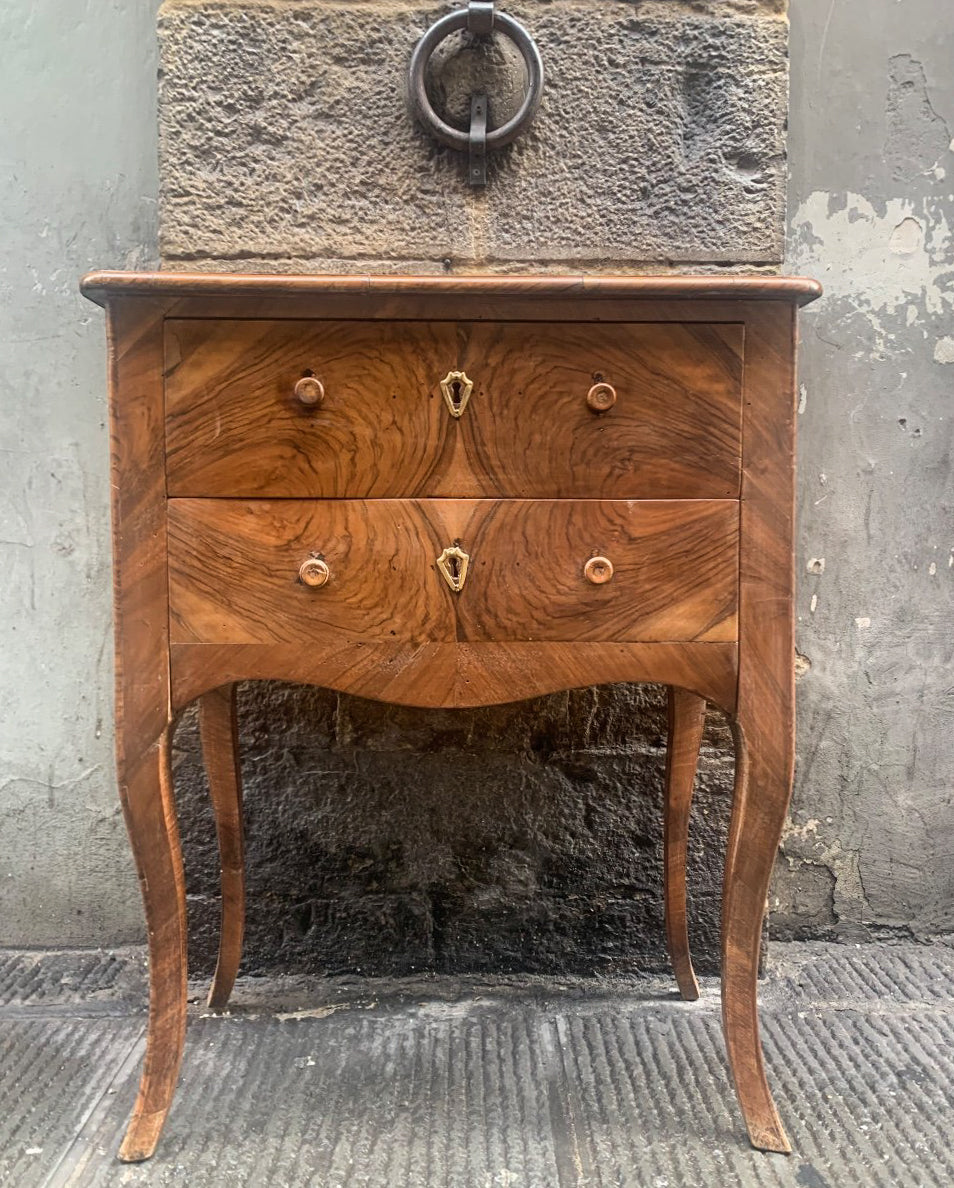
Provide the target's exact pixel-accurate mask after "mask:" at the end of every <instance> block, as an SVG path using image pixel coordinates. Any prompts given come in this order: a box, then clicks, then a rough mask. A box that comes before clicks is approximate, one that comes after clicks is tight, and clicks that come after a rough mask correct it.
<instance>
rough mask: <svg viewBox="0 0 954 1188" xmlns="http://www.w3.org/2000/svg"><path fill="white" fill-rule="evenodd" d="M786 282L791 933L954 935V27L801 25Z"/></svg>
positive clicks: (781, 905)
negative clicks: (795, 576)
mask: <svg viewBox="0 0 954 1188" xmlns="http://www.w3.org/2000/svg"><path fill="white" fill-rule="evenodd" d="M792 61H793V66H792V113H791V133H790V142H789V143H790V158H791V189H790V212H791V213H790V231H789V249H788V259H787V266H788V267H789V268H791V269H793V270H803V271H806V272H810V273H812V274H814V275H816V276H818V277H819V278H820V279H821V280H823V281H824V283H825V285H826V287H827V294H826V296H825V298H824V299H823V301H821V302H819V303H818V304H816V305H814V306H811V307H810V308H809V309H808V310H806V312H805V320H804V323H803V343H802V350H801V382H802V389H801V403H800V413H801V416H800V418H799V429H800V433H801V448H800V470H801V473H800V493H799V517H800V532H799V549H798V559H799V569H800V571H801V588H800V591H799V602H798V609H799V629H798V640H799V645H798V646H799V649H800V651H801V652H803V653H804V654H805V655H806V656H807V657H808V659H809V661H810V662H811V670H810V672H808V673H807V674H806V676H805V677H804V679H803V680H802V681H801V682H800V685H799V688H800V699H799V712H800V718H799V768H798V775H797V780H796V796H795V802H794V807H793V826H792V829H791V832H790V834H789V837H788V840H787V841H786V843H785V854H786V857H787V859H788V864H787V865H788V869H787V870H785V869H784V868H783V870H782V872H781V877H780V878H778V879H777V880H776V889H777V892H778V894H779V902H778V904H777V908H776V917H775V919H776V924H777V926H779V927H780V928H782V930H783V931H784V932H785V933H793V934H795V935H800V934H804V933H806V932H810V933H811V934H812V935H816V936H817V935H822V934H827V933H829V932H830V933H833V934H835V935H837V936H842V937H845V938H847V939H867V938H868V937H870V936H871V935H873V934H877V933H880V932H883V931H898V932H901V933H908V932H910V933H913V934H914V935H916V936H921V935H924V934H927V933H932V932H936V931H943V930H949V929H950V928H951V927H952V926H954V795H952V780H951V771H952V768H954V742H952V715H954V691H952V690H954V682H952V672H954V593H952V590H954V478H952V469H951V449H952V441H954V421H952V414H954V288H952V279H954V241H952V227H954V153H952V151H951V150H952V147H954V145H952V141H951V138H952V135H954V28H952V25H951V21H950V19H949V12H948V10H946V9H945V8H944V6H941V5H937V4H935V3H933V2H932V0H906V2H905V3H901V4H899V3H891V2H889V0H879V2H878V3H876V4H872V3H870V2H865V0H841V2H840V3H839V4H837V5H835V4H832V3H830V0H800V2H799V3H798V4H796V5H794V6H793V12H792Z"/></svg>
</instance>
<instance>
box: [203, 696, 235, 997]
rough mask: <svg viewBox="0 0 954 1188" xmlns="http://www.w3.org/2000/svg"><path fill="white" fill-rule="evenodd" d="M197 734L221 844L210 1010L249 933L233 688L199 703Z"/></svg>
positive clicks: (231, 980)
mask: <svg viewBox="0 0 954 1188" xmlns="http://www.w3.org/2000/svg"><path fill="white" fill-rule="evenodd" d="M199 733H200V735H201V738H202V755H203V759H204V761H205V770H206V773H207V775H208V777H209V793H210V796H211V799H212V811H213V813H214V814H215V830H216V833H217V835H218V839H219V864H220V868H221V876H222V931H221V933H220V935H219V959H218V962H217V964H216V967H215V975H214V976H213V978H212V987H211V989H210V990H209V1006H210V1007H213V1008H215V1009H217V1010H220V1009H222V1008H223V1007H225V1006H227V1005H228V1001H229V995H230V994H231V993H232V987H233V986H234V985H235V977H236V974H237V973H238V967H239V961H240V960H241V958H242V937H243V933H244V931H245V849H244V841H243V837H242V777H241V768H240V766H239V755H238V723H237V719H236V713H235V686H234V685H225V686H223V687H222V688H221V689H213V690H212V691H211V692H210V693H204V694H203V695H202V697H200V698H199Z"/></svg>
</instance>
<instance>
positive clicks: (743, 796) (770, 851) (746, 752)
mask: <svg viewBox="0 0 954 1188" xmlns="http://www.w3.org/2000/svg"><path fill="white" fill-rule="evenodd" d="M764 709H765V707H763V711H764ZM733 733H734V735H735V752H736V775H735V795H734V799H733V807H732V825H731V830H730V834H729V849H728V854H727V857H726V869H725V890H724V894H723V905H722V911H723V923H722V1021H723V1027H724V1030H725V1040H726V1047H727V1049H728V1055H729V1064H730V1065H731V1068H732V1075H733V1077H734V1079H735V1088H736V1092H737V1094H738V1097H739V1104H740V1106H741V1107H742V1114H743V1116H744V1118H745V1124H746V1127H747V1128H748V1132H749V1138H750V1139H751V1142H752V1146H753V1147H757V1148H758V1149H759V1150H762V1151H780V1152H783V1153H785V1154H788V1153H790V1152H791V1149H792V1148H791V1146H790V1144H789V1141H788V1139H787V1137H786V1135H785V1131H784V1129H783V1128H782V1123H781V1120H780V1118H779V1116H778V1110H777V1109H776V1108H775V1102H774V1101H773V1099H772V1093H771V1090H770V1089H769V1086H768V1080H767V1079H766V1076H765V1062H764V1059H763V1055H762V1043H761V1040H760V1038H759V1018H758V999H757V983H758V969H759V950H760V947H761V943H762V921H763V918H764V915H765V903H766V897H767V895H768V887H769V879H770V877H771V874H772V867H773V866H774V864H775V857H776V854H777V852H778V847H779V842H780V840H781V836H782V825H783V822H784V819H785V812H786V809H787V807H788V800H789V794H790V791H791V781H792V765H793V751H794V746H793V735H792V729H791V720H790V718H786V717H785V715H780V717H779V719H777V720H772V717H771V715H768V714H767V713H765V712H763V713H761V714H760V716H759V719H758V721H757V722H752V720H751V719H750V718H749V717H748V716H747V714H746V713H745V712H744V710H740V713H739V716H738V718H737V720H736V722H735V723H734V725H733Z"/></svg>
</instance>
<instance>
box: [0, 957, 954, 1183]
mask: <svg viewBox="0 0 954 1188" xmlns="http://www.w3.org/2000/svg"><path fill="white" fill-rule="evenodd" d="M772 952H773V961H772V966H771V971H770V974H769V977H768V978H767V979H766V980H765V981H764V982H763V985H762V1000H763V1017H764V1019H765V1031H766V1049H767V1052H766V1054H767V1058H768V1061H769V1065H770V1069H771V1073H772V1077H773V1081H774V1084H775V1087H776V1090H777V1095H778V1099H779V1102H780V1105H781V1108H782V1109H783V1112H784V1114H785V1116H786V1119H787V1121H788V1123H789V1125H790V1133H791V1137H792V1139H793V1143H794V1146H795V1150H796V1154H795V1155H794V1156H793V1157H791V1158H786V1157H784V1156H773V1155H762V1154H759V1153H757V1152H754V1151H752V1150H750V1148H749V1147H748V1145H747V1143H746V1142H745V1138H744V1134H743V1131H742V1127H741V1123H740V1121H739V1120H738V1118H737V1115H736V1111H735V1109H734V1105H733V1103H732V1101H731V1098H730V1089H729V1086H728V1071H727V1068H726V1064H725V1058H724V1052H723V1046H722V1038H721V1032H720V1025H719V1010H718V992H717V988H716V986H715V984H714V983H713V982H712V981H707V982H706V984H705V986H704V988H703V996H702V999H701V1000H700V1001H699V1002H698V1003H694V1004H687V1003H682V1002H681V1001H679V1000H678V999H676V998H675V997H674V991H673V988H672V982H671V980H670V979H668V978H652V979H634V980H631V981H628V982H623V981H612V982H611V981H597V980H588V979H582V978H573V979H553V978H551V979H539V978H537V979H528V978H523V979H518V978H510V979H497V980H494V981H489V980H488V981H484V980H479V979H467V980H460V979H449V978H434V979H405V980H400V981H383V980H375V979H369V980H362V979H358V978H353V979H330V980H314V979H304V978H286V979H279V980H272V981H258V980H256V979H245V980H244V981H242V982H240V984H239V988H238V991H237V996H236V1004H235V1007H234V1010H233V1012H232V1014H231V1015H226V1016H220V1017H210V1016H208V1015H207V1013H206V1012H205V1011H204V1010H202V1009H200V1008H198V1007H196V1008H195V1009H194V1011H193V1017H192V1019H191V1020H190V1032H189V1038H188V1041H187V1045H186V1057H185V1064H184V1066H183V1076H182V1084H181V1088H180V1092H179V1097H178V1100H177V1102H176V1105H175V1107H174V1108H173V1112H172V1114H171V1116H170V1120H169V1124H168V1127H167V1130H166V1133H165V1135H164V1138H163V1141H162V1144H161V1146H160V1149H159V1153H158V1155H157V1156H156V1157H155V1158H154V1159H153V1160H152V1161H151V1162H150V1163H147V1164H141V1165H135V1166H123V1165H121V1164H119V1163H117V1162H116V1161H115V1158H114V1155H115V1150H116V1146H117V1145H118V1142H119V1139H120V1136H121V1133H122V1129H123V1126H124V1124H125V1120H126V1111H127V1110H128V1108H129V1106H130V1105H131V1103H132V1098H133V1095H134V1093H135V1085H136V1079H137V1076H138V1058H139V1056H140V1055H141V1045H140V1043H139V1037H140V1035H141V1023H142V1019H141V1016H138V1015H134V1014H129V1013H128V1005H127V1006H126V1008H125V1009H126V1012H127V1013H126V1016H125V1017H122V1018H116V1017H111V1016H110V1015H109V1014H108V1013H107V1012H108V1010H109V1009H110V1008H109V1005H108V1003H106V1002H98V1003H95V1002H94V1003H91V1002H90V1001H89V998H88V996H87V995H86V994H85V992H84V989H83V987H84V985H89V986H93V987H94V990H93V993H94V994H95V993H96V989H95V987H96V985H100V984H102V980H103V979H102V978H100V980H99V982H97V978H96V976H95V973H96V971H97V970H98V971H99V972H100V973H101V974H102V973H103V971H106V970H108V971H111V972H110V973H109V977H111V978H112V980H113V984H115V985H117V986H119V985H123V986H126V987H127V989H129V990H131V989H132V988H133V987H134V986H135V985H136V982H137V979H138V978H139V977H140V975H141V958H140V954H139V953H138V952H135V951H128V952H126V953H125V954H124V953H123V952H121V951H120V952H118V953H116V954H111V955H109V956H108V959H106V957H105V955H102V956H99V957H97V956H96V955H90V954H85V953H81V954H75V953H73V954H43V955H37V954H11V955H9V956H8V957H7V958H6V960H5V961H0V980H2V982H3V984H4V985H9V984H11V983H12V982H16V981H17V977H16V973H17V970H18V969H19V970H20V971H21V973H24V972H26V973H27V974H28V979H27V978H24V977H21V978H20V979H19V984H21V985H26V982H27V980H29V981H30V982H31V984H33V985H34V986H36V987H37V993H38V996H39V999H41V1000H43V1001H45V1002H46V1006H45V1007H44V1008H43V1010H44V1011H45V1014H42V1015H37V1014H35V1013H34V1014H33V1015H29V1016H28V1015H26V1014H25V1013H24V1012H26V1011H27V1009H28V1008H30V1000H29V997H26V998H22V997H21V999H19V1000H18V1002H19V1005H17V1004H13V1005H7V1006H6V1007H3V1008H0V1052H2V1064H0V1182H2V1183H10V1184H14V1185H16V1186H17V1188H34V1186H35V1188H41V1186H42V1188H62V1186H64V1185H73V1186H78V1185H83V1186H87V1185H89V1186H96V1188H112V1186H113V1185H178V1184H188V1185H189V1186H190V1188H206V1186H209V1188H212V1186H215V1188H218V1186H220V1185H223V1184H228V1185H230V1188H231V1186H232V1185H248V1186H249V1188H252V1186H254V1188H259V1186H260V1185H263V1184H267V1185H269V1186H270V1188H297V1186H299V1185H301V1186H302V1188H304V1186H305V1185H309V1186H310V1185H317V1184H320V1185H321V1186H322V1188H352V1186H357V1185H361V1186H363V1188H392V1186H394V1185H401V1186H402V1188H405V1186H407V1188H497V1186H501V1185H506V1186H508V1188H570V1186H572V1188H583V1186H586V1188H610V1186H612V1188H688V1186H696V1185H699V1186H702V1185H715V1184H718V1185H719V1186H720V1188H736V1186H737V1188H747V1186H750V1185H751V1186H753V1188H844V1186H846V1185H849V1186H851V1188H942V1186H943V1188H946V1186H947V1185H949V1184H951V1183H952V1182H954V1151H952V1149H951V1145H950V1142H949V1136H950V1133H951V1129H952V1127H954V1103H952V1101H951V1096H950V1089H949V1086H950V1084H951V1082H952V1080H954V998H952V990H951V987H952V985H954V947H952V946H950V945H944V944H937V945H934V946H931V947H927V946H924V947H921V946H916V945H911V944H907V945H899V946H890V947H889V946H883V945H870V946H865V947H861V948H848V947H838V946H830V945H829V946H826V945H775V946H774V947H773V950H772ZM70 964H72V965H73V968H74V969H75V970H76V971H77V976H76V977H72V978H71V977H69V976H66V977H65V979H64V974H65V973H66V972H67V970H68V968H69V966H70ZM84 971H85V972H84ZM47 974H48V976H46V975H47ZM44 987H47V990H44ZM199 990H200V988H199V987H197V988H196V991H197V995H198V992H199ZM125 1001H126V999H125V996H119V997H117V1002H119V1003H120V1005H122V1003H123V1002H125ZM33 1009H34V1011H39V1009H40V1005H39V1003H38V1004H35V1005H34V1007H33ZM81 1012H85V1014H81Z"/></svg>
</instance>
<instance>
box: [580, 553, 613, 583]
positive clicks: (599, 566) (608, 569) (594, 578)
mask: <svg viewBox="0 0 954 1188" xmlns="http://www.w3.org/2000/svg"><path fill="white" fill-rule="evenodd" d="M583 573H584V575H585V577H586V580H587V581H588V582H592V583H593V585H594V586H602V585H603V583H604V582H608V581H609V580H610V578H611V577H612V576H613V562H612V561H610V559H609V558H608V557H591V558H590V559H589V561H587V563H586V564H585V565H584V566H583Z"/></svg>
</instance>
